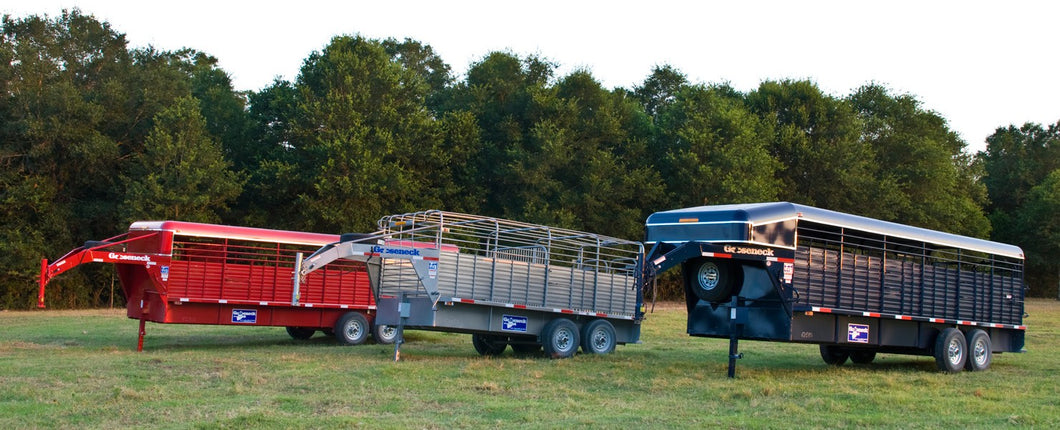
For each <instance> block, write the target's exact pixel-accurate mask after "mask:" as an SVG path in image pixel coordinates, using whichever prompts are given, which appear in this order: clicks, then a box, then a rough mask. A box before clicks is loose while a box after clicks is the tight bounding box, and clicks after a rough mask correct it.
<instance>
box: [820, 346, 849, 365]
mask: <svg viewBox="0 0 1060 430" xmlns="http://www.w3.org/2000/svg"><path fill="white" fill-rule="evenodd" d="M849 358H850V351H848V350H846V349H843V348H840V347H838V346H836V345H821V359H822V360H824V362H825V364H828V365H831V366H842V365H843V364H845V363H846V362H847V359H849Z"/></svg>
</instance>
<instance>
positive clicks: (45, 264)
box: [37, 258, 48, 309]
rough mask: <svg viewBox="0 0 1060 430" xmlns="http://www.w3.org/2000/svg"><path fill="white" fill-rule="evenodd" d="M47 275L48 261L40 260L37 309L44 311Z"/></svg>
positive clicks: (45, 259)
mask: <svg viewBox="0 0 1060 430" xmlns="http://www.w3.org/2000/svg"><path fill="white" fill-rule="evenodd" d="M47 273H48V259H47V258H42V259H41V260H40V292H39V293H37V307H38V308H41V309H44V284H46V283H48V281H47V280H46V276H47Z"/></svg>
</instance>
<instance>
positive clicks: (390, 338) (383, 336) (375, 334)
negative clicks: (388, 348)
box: [372, 324, 397, 345]
mask: <svg viewBox="0 0 1060 430" xmlns="http://www.w3.org/2000/svg"><path fill="white" fill-rule="evenodd" d="M372 339H375V343H379V344H383V345H390V344H392V343H394V340H395V339H397V327H394V326H391V325H386V324H376V325H374V326H372Z"/></svg>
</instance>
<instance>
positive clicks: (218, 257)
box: [41, 221, 375, 328]
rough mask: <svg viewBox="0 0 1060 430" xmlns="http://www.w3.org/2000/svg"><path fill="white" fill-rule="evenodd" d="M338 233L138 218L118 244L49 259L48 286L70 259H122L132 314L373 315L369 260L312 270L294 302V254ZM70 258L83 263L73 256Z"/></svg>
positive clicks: (262, 319)
mask: <svg viewBox="0 0 1060 430" xmlns="http://www.w3.org/2000/svg"><path fill="white" fill-rule="evenodd" d="M123 236H127V237H125V238H122V237H123ZM338 240H339V236H338V235H329V234H317V233H301V232H291V231H281V230H267V229H258V228H248V227H234V226H223V225H213V224H200V223H189V222H180V221H148V222H136V223H133V225H132V226H130V228H129V233H127V234H126V235H121V236H116V237H114V238H111V239H108V241H113V242H116V244H115V245H101V246H100V247H97V248H92V249H91V250H85V249H81V248H79V249H76V250H74V251H71V252H70V253H69V254H67V255H66V256H64V257H62V258H60V259H59V260H58V261H57V262H54V263H52V265H44V267H42V275H41V290H42V294H43V288H44V284H46V283H47V281H48V280H50V279H51V277H53V276H55V275H57V274H59V273H60V272H62V271H64V270H66V268H68V267H73V266H76V265H77V264H81V263H82V262H110V263H117V266H116V267H117V271H118V277H119V279H120V280H121V285H122V289H123V290H124V292H125V297H126V300H127V302H128V303H127V307H126V313H127V315H128V317H129V318H133V319H141V318H143V319H144V320H147V321H152V322H158V323H185V324H242V323H243V322H234V321H233V316H232V314H233V312H234V311H236V310H240V311H253V313H254V314H255V315H256V318H255V321H254V322H253V323H252V324H253V325H270V326H298V327H319V328H331V327H332V326H333V325H334V324H335V321H336V320H338V318H339V317H340V316H341V315H342V314H344V313H346V312H350V311H351V310H357V311H361V312H364V313H365V314H366V316H368V318H369V321H371V320H373V319H374V318H373V314H374V312H372V311H371V309H374V307H375V301H374V299H373V297H372V294H371V290H370V287H369V284H368V277H367V275H366V273H365V268H364V265H363V264H362V263H356V262H341V263H338V264H334V265H332V266H330V267H328V268H327V269H326V270H320V271H317V272H315V273H313V274H312V275H310V276H309V277H308V278H307V279H306V282H305V284H304V285H303V286H302V287H301V290H300V292H301V298H300V300H299V302H298V304H297V305H294V304H292V291H293V285H292V281H293V270H294V261H295V254H296V253H298V252H301V253H303V254H306V255H308V254H310V253H312V252H314V251H316V249H318V248H319V247H320V246H323V245H325V244H328V243H332V242H336V241H338ZM119 241H120V242H119ZM68 258H73V259H76V263H69V264H68V262H66V261H65V259H68ZM71 261H73V260H71ZM64 265H65V266H64Z"/></svg>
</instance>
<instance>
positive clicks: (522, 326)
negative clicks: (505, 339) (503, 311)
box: [501, 315, 526, 333]
mask: <svg viewBox="0 0 1060 430" xmlns="http://www.w3.org/2000/svg"><path fill="white" fill-rule="evenodd" d="M501 330H504V331H520V332H523V333H526V317H519V316H514V315H504V316H503V317H502V318H501Z"/></svg>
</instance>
